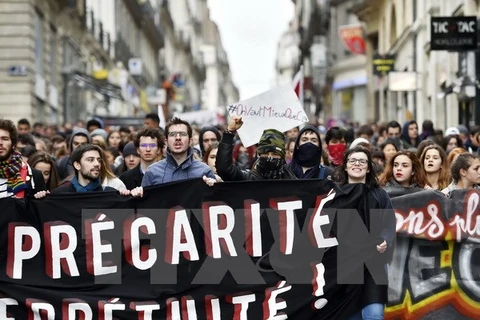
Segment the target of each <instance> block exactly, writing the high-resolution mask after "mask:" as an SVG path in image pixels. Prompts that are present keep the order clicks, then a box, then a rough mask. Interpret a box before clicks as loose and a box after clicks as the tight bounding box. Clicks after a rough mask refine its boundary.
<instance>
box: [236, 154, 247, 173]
mask: <svg viewBox="0 0 480 320" xmlns="http://www.w3.org/2000/svg"><path fill="white" fill-rule="evenodd" d="M248 160H249V159H248V153H240V154H239V155H238V157H237V167H238V168H239V169H242V170H245V169H249V166H248Z"/></svg>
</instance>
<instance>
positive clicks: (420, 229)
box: [395, 203, 445, 240]
mask: <svg viewBox="0 0 480 320" xmlns="http://www.w3.org/2000/svg"><path fill="white" fill-rule="evenodd" d="M426 211H427V212H426V213H427V217H425V213H424V212H423V211H418V212H415V211H414V210H411V211H410V212H409V213H408V216H406V217H404V215H403V214H402V213H401V212H397V210H395V217H396V219H397V223H396V229H397V232H398V231H401V230H403V231H406V232H408V233H409V234H414V235H424V236H426V237H427V238H429V239H432V240H433V239H437V238H439V237H441V236H443V235H444V233H445V226H444V224H443V221H442V220H441V218H440V217H439V215H440V209H439V206H438V204H436V203H430V204H428V205H427V208H426Z"/></svg>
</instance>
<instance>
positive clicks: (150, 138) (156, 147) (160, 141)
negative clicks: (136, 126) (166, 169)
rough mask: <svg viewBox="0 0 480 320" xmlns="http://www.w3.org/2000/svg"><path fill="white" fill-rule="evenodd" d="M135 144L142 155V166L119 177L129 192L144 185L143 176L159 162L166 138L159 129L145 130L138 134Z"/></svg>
mask: <svg viewBox="0 0 480 320" xmlns="http://www.w3.org/2000/svg"><path fill="white" fill-rule="evenodd" d="M134 144H135V147H136V148H137V153H138V154H139V155H140V164H139V165H138V166H136V167H135V168H133V169H131V170H128V171H125V172H124V173H122V174H121V175H120V177H119V178H120V180H122V181H123V183H125V186H126V187H127V189H128V190H132V189H134V188H136V187H140V186H141V185H142V178H143V174H144V173H145V171H146V170H147V168H148V167H149V166H150V165H151V164H153V163H155V162H156V161H157V159H158V155H159V154H161V152H162V151H163V148H164V147H165V138H164V137H163V135H162V134H161V132H160V130H159V129H153V128H145V129H143V130H141V131H139V132H138V133H137V136H136V138H135V140H134Z"/></svg>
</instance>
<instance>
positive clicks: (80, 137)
mask: <svg viewBox="0 0 480 320" xmlns="http://www.w3.org/2000/svg"><path fill="white" fill-rule="evenodd" d="M90 139H91V138H90V134H89V133H88V131H87V130H85V129H83V128H77V129H75V130H73V132H72V134H71V135H70V140H69V142H68V150H69V151H70V154H71V153H72V152H73V151H74V150H75V149H77V148H78V147H79V146H81V145H85V144H89V143H90V142H91V141H90ZM56 165H57V169H58V170H57V171H58V176H59V178H60V180H64V179H66V178H67V177H68V176H70V175H73V174H75V170H74V168H73V164H72V160H71V158H70V156H67V157H63V158H61V159H59V160H58V161H57V163H56Z"/></svg>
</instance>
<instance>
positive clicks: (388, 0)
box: [353, 0, 480, 129]
mask: <svg viewBox="0 0 480 320" xmlns="http://www.w3.org/2000/svg"><path fill="white" fill-rule="evenodd" d="M479 10H480V3H479V1H475V0H452V1H430V0H419V1H410V0H374V1H356V5H355V6H354V8H353V12H354V13H355V14H357V16H358V17H359V19H360V20H362V21H364V22H365V23H366V33H367V35H366V36H367V37H366V38H367V65H368V68H371V67H370V66H371V65H372V57H373V55H374V54H375V53H378V54H380V55H387V54H388V55H391V56H393V57H394V59H395V64H394V70H395V71H399V72H409V73H411V74H413V76H411V80H412V81H414V82H415V83H416V85H415V88H414V89H412V90H405V91H393V90H392V88H391V87H389V81H388V77H387V76H384V77H378V76H373V75H372V74H371V73H370V72H369V73H368V74H369V76H368V94H367V96H368V103H369V104H371V105H373V106H374V109H375V114H376V119H378V120H382V121H387V120H391V119H396V120H398V121H400V122H403V121H405V120H409V119H415V120H416V121H417V122H419V123H422V122H423V121H424V120H427V119H428V120H432V121H433V122H434V124H435V125H436V126H437V128H440V129H442V128H443V129H446V128H447V127H450V126H456V125H458V124H465V125H467V126H470V125H473V124H480V110H479V109H480V108H479V102H477V100H478V99H477V98H476V96H477V95H478V94H477V92H478V88H477V85H475V83H476V79H477V76H476V73H477V72H476V66H475V60H476V56H475V52H474V51H459V52H455V51H436V50H431V46H430V44H431V37H430V34H431V27H430V21H431V18H432V17H454V16H478V14H479V12H480V11H479ZM477 69H478V68H477ZM407 75H408V74H407ZM392 79H394V78H393V77H391V80H392ZM405 79H407V80H409V79H410V78H405ZM477 84H478V82H477Z"/></svg>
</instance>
